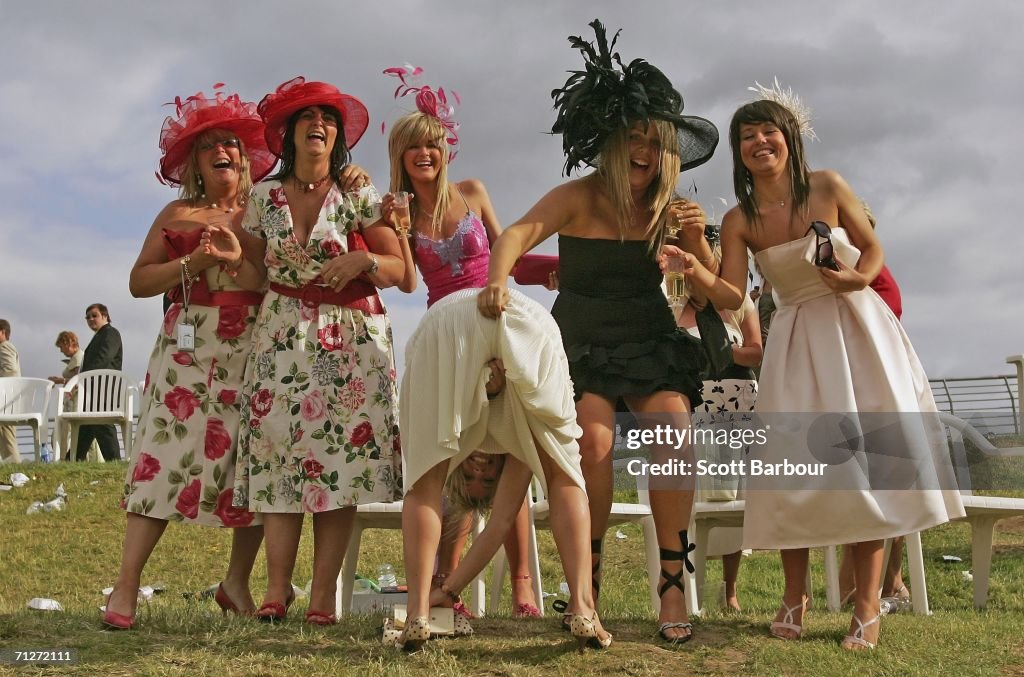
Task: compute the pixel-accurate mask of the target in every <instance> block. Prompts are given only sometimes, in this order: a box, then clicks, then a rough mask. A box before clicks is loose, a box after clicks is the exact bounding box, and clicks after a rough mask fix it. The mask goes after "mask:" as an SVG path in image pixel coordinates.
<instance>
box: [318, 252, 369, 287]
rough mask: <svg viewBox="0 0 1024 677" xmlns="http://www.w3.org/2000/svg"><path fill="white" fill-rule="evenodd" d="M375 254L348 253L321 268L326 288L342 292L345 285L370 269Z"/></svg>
mask: <svg viewBox="0 0 1024 677" xmlns="http://www.w3.org/2000/svg"><path fill="white" fill-rule="evenodd" d="M371 256H373V254H371V253H369V252H365V251H354V252H347V253H345V254H342V255H340V256H335V257H334V258H333V259H330V260H329V261H327V262H326V263H324V265H323V266H322V267H321V268H320V279H321V280H322V284H323V285H324V286H325V287H330V288H331V289H333V290H334V291H341V290H342V289H343V288H344V287H345V285H347V284H348V283H349V282H351V281H352V280H354V279H356V278H357V277H359V276H360V275H362V274H363V273H365V272H366V271H368V270H369V269H370V265H371V262H372V259H371V258H370V257H371Z"/></svg>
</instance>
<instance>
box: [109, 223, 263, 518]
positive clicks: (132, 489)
mask: <svg viewBox="0 0 1024 677" xmlns="http://www.w3.org/2000/svg"><path fill="white" fill-rule="evenodd" d="M200 234H201V231H200V230H199V229H197V230H193V231H185V232H182V231H164V244H165V247H166V249H167V254H168V257H169V258H171V259H174V258H177V257H179V256H183V255H184V254H188V253H189V252H191V251H193V250H194V249H195V248H196V246H197V245H198V244H199V237H200ZM210 292H214V293H216V294H217V296H218V301H217V303H219V304H221V305H203V304H202V303H200V302H199V301H200V300H201V299H202V297H203V296H209V293H210ZM259 297H260V295H259V294H256V293H253V292H246V291H243V290H241V289H240V288H239V287H238V286H236V285H235V284H234V282H233V281H232V279H231V278H230V277H229V276H228V275H226V274H225V273H223V272H221V271H220V270H219V269H218V268H217V267H213V268H209V269H207V270H206V271H204V272H203V275H202V276H201V278H200V280H199V282H198V283H196V285H195V286H194V287H193V288H192V302H191V304H190V305H189V308H188V313H187V316H188V321H189V323H192V324H194V325H195V338H196V340H195V351H194V352H191V353H188V352H182V351H179V350H178V347H177V344H176V342H175V335H176V326H177V324H178V323H179V322H180V321H181V320H182V319H183V318H182V312H183V308H182V305H181V303H174V304H172V305H171V307H170V308H168V309H167V313H166V315H164V321H163V326H162V327H161V329H160V334H159V335H158V336H157V339H156V345H154V346H153V352H152V355H151V356H150V358H149V367H148V368H147V370H146V381H145V386H144V388H143V394H142V411H141V412H139V427H138V429H137V431H136V433H135V440H134V444H133V447H134V453H132V462H131V465H130V466H129V467H128V475H127V477H126V478H125V485H124V493H123V500H122V507H123V508H125V509H126V510H128V511H129V512H133V513H138V514H140V515H145V516H147V517H154V518H157V519H164V520H170V521H173V522H186V523H192V524H201V525H206V526H225V527H245V526H251V525H253V524H258V523H259V519H258V516H256V515H254V514H253V513H251V512H249V511H247V510H245V509H244V508H239V507H235V506H233V504H232V498H233V495H232V491H233V485H234V479H235V443H236V441H237V438H238V427H239V402H240V400H241V390H242V377H243V375H244V373H245V365H246V360H247V358H248V357H249V349H250V348H251V346H252V328H253V323H254V321H255V316H256V309H257V308H258V307H259Z"/></svg>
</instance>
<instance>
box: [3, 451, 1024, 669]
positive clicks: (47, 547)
mask: <svg viewBox="0 0 1024 677" xmlns="http://www.w3.org/2000/svg"><path fill="white" fill-rule="evenodd" d="M1016 462H1017V463H1021V464H1024V459H1017V460H1016ZM9 469H10V466H5V467H4V468H3V474H2V475H0V479H2V480H4V481H6V479H7V476H8V471H9ZM18 470H19V471H21V472H25V473H26V474H28V475H29V476H31V477H32V478H33V480H32V481H31V482H30V483H29V484H28V485H27V486H25V487H22V488H20V489H14V490H12V491H7V492H0V523H2V525H3V539H2V541H0V567H2V568H0V570H2V572H3V575H2V577H0V649H54V648H74V649H76V650H77V652H78V663H77V664H76V665H72V666H66V667H49V666H45V667H43V666H35V667H33V666H18V667H14V666H11V665H0V674H15V673H17V674H89V675H96V674H104V675H206V674H209V675H288V674H296V675H319V674H353V675H356V674H357V675H432V676H440V675H545V676H551V675H561V674H566V675H569V674H572V675H575V674H579V673H580V672H583V671H586V672H589V673H591V674H593V675H619V674H626V675H661V674H691V673H693V674H759V675H760V674H769V675H777V674H785V675H818V674H851V675H854V674H857V675H864V674H875V675H890V674H891V675H906V674H938V673H943V674H949V675H954V674H955V675H1024V521H1022V520H1004V521H1003V522H1002V523H1001V524H1000V527H999V530H998V532H997V535H996V544H995V551H996V552H995V557H994V560H993V567H992V585H991V592H990V595H989V603H988V608H987V609H986V610H985V611H982V612H977V611H975V610H973V609H972V607H971V587H970V584H969V583H966V582H964V580H963V576H962V574H961V572H962V571H964V570H967V569H969V568H970V535H969V529H968V527H967V526H966V525H961V524H953V525H947V526H944V527H941V528H938V529H933V530H931V531H929V532H927V533H925V535H924V548H925V559H926V562H927V568H928V570H927V576H928V585H929V592H930V601H931V605H932V609H933V610H934V612H935V613H934V615H933V616H932V617H930V618H922V617H916V616H912V615H895V616H889V617H886V618H884V619H883V624H882V640H881V644H880V646H879V648H878V650H877V651H875V652H872V653H866V652H859V653H847V652H844V651H842V650H841V649H840V648H839V640H840V638H841V637H842V636H843V634H845V632H846V629H847V625H848V623H849V616H848V615H847V614H845V613H844V614H834V613H828V612H826V611H824V608H823V604H824V602H823V600H824V583H823V580H822V574H821V557H820V555H819V554H815V555H812V564H813V565H814V573H815V576H814V581H815V590H814V594H815V602H814V607H813V609H812V610H811V611H810V612H809V613H808V614H807V617H806V619H807V623H806V628H805V638H804V639H803V640H802V641H798V642H782V641H779V640H774V639H771V638H770V637H769V636H768V633H767V625H768V621H769V620H770V619H771V616H772V614H773V613H774V611H775V609H776V608H777V605H778V600H779V595H780V591H781V586H782V574H781V570H780V567H779V564H778V557H777V556H776V555H774V554H772V553H756V554H754V555H753V556H751V557H748V558H746V559H745V560H744V563H743V568H742V569H741V572H740V601H741V603H742V604H743V606H744V609H745V611H744V612H743V613H737V614H725V613H723V612H721V611H718V610H714V609H713V610H710V611H709V612H708V613H707V614H706V616H705V617H704V618H702V619H700V620H698V621H697V623H696V625H695V632H696V636H695V639H694V640H693V641H692V642H690V643H688V644H686V645H683V646H680V647H670V646H666V645H664V644H663V643H661V642H660V641H659V640H657V639H656V638H655V637H654V632H655V623H654V621H653V619H652V616H651V611H650V607H649V602H648V593H647V591H646V581H645V577H644V574H643V573H642V572H643V555H642V550H643V548H642V537H641V535H640V532H639V530H637V529H632V528H628V527H626V528H623V529H622V531H623V532H624V533H625V534H626V536H627V538H626V539H624V540H620V539H616V538H609V539H608V541H607V545H606V558H605V563H604V570H605V579H604V583H603V584H602V588H601V589H602V599H601V607H602V609H601V610H602V617H603V619H604V622H605V625H606V627H607V628H608V629H609V630H611V631H612V632H613V633H614V635H615V642H614V644H613V645H612V647H611V648H610V649H608V650H606V651H603V652H594V651H589V652H587V653H586V654H585V655H584V656H582V657H581V656H580V655H579V654H578V653H576V652H575V646H576V645H575V643H574V642H572V640H571V638H570V637H569V636H568V635H567V634H565V633H563V632H561V631H560V630H559V629H558V627H557V615H554V614H552V615H549V616H548V617H547V618H544V619H536V620H521V619H512V618H510V617H509V616H508V615H507V614H508V593H507V583H506V597H505V607H504V611H503V613H502V614H499V615H497V616H493V617H488V618H483V619H478V620H476V621H474V628H475V629H476V633H477V634H476V635H474V636H473V637H467V638H460V639H446V640H439V641H435V642H431V643H429V644H428V648H427V649H426V650H424V651H422V652H420V653H418V654H415V655H412V656H406V655H401V654H399V653H398V652H396V651H394V650H391V649H387V648H385V647H383V646H382V645H381V644H380V642H379V637H380V633H379V626H380V620H381V619H380V618H379V617H376V618H374V617H353V618H345V619H343V620H342V622H341V623H340V624H339V625H337V626H335V627H332V628H327V629H321V628H314V627H311V626H306V625H304V624H303V623H301V622H300V621H299V619H300V618H301V616H302V613H303V612H304V611H305V604H304V602H303V600H301V599H300V600H299V601H298V602H297V603H296V605H295V607H294V608H293V609H292V611H291V619H290V620H289V621H287V622H285V623H283V624H280V625H277V626H267V625H263V624H260V623H258V622H255V621H252V620H248V619H238V618H234V617H227V618H224V617H222V616H221V615H220V610H219V609H218V608H217V607H216V605H215V604H214V603H213V601H212V600H200V599H195V598H186V597H185V595H186V594H188V593H194V592H197V591H200V590H203V589H205V588H206V587H208V586H209V585H211V584H214V583H216V582H217V581H218V580H219V578H220V576H221V574H222V572H223V569H224V566H225V562H226V559H227V552H228V546H229V534H228V533H227V532H226V531H218V530H213V529H202V528H189V527H181V526H176V525H171V526H170V527H169V528H168V530H167V533H166V535H165V537H164V539H163V541H162V542H161V543H160V545H159V546H158V548H157V551H156V553H155V554H154V556H153V558H152V560H151V562H150V564H149V566H148V568H147V570H146V574H145V575H144V578H143V583H144V584H145V583H156V582H162V583H164V584H166V588H167V591H166V592H165V593H164V594H162V595H159V596H157V597H154V599H153V600H152V601H151V602H150V603H148V604H146V605H143V606H141V607H140V614H139V618H140V623H139V627H138V630H136V631H132V632H120V633H116V632H107V631H104V630H102V629H101V627H100V623H99V611H98V607H99V605H100V604H102V603H103V598H102V596H101V594H100V591H101V590H102V589H103V588H104V587H107V586H109V585H111V584H112V583H113V581H114V578H115V577H116V572H117V567H118V565H119V557H120V546H121V538H122V535H123V529H124V515H123V513H121V512H120V511H119V510H118V509H117V507H116V506H117V499H118V495H119V492H120V489H121V483H122V479H123V474H124V470H125V466H124V465H123V464H107V465H92V464H54V465H38V464H26V465H23V466H21V467H20V468H18ZM60 483H63V484H64V486H65V488H66V490H67V493H68V496H69V498H70V503H69V505H68V508H67V510H65V511H64V512H58V513H42V514H34V515H26V514H25V510H26V508H27V507H28V505H29V504H30V503H31V502H32V501H33V500H46V499H48V498H49V497H51V496H52V494H53V491H54V489H55V488H56V486H57V485H58V484H60ZM307 522H308V520H307ZM540 538H541V544H542V548H543V550H544V552H543V559H544V565H543V574H544V587H545V589H546V590H548V591H556V590H557V587H558V582H559V581H561V573H560V571H559V569H558V566H557V561H556V559H555V556H554V548H553V546H552V544H551V540H550V535H549V534H548V533H547V532H542V533H541V535H540ZM310 541H311V539H310V534H309V533H308V531H307V533H306V534H305V535H304V538H303V542H302V549H301V551H300V555H299V562H298V566H297V569H296V577H295V582H296V583H297V584H298V585H299V586H304V585H305V584H306V583H307V582H308V578H309V571H310V549H309V548H310ZM363 545H364V551H363V553H362V555H361V561H360V568H361V569H362V571H364V572H367V573H370V572H373V571H375V569H376V565H377V564H379V563H381V562H384V561H390V562H392V563H393V564H395V566H396V568H398V569H399V575H400V576H401V566H400V565H401V546H400V541H399V534H398V532H384V531H371V532H367V533H366V534H365V535H364V538H363ZM942 555H957V556H959V557H961V558H963V562H962V563H957V564H952V565H949V564H943V563H942V562H941V557H942ZM264 569H265V567H264V562H263V559H262V556H261V558H260V560H259V561H258V563H257V567H256V572H255V574H254V581H253V588H254V594H255V596H256V598H257V600H258V599H259V597H260V595H261V594H262V590H263V588H264V583H265V576H264ZM719 579H720V568H718V566H717V563H712V564H710V572H709V580H713V581H717V580H719ZM33 597H48V598H53V599H56V600H58V601H59V602H60V603H61V604H62V605H63V607H64V609H65V611H64V612H41V611H33V610H29V609H27V608H26V603H27V602H28V600H29V599H31V598H33Z"/></svg>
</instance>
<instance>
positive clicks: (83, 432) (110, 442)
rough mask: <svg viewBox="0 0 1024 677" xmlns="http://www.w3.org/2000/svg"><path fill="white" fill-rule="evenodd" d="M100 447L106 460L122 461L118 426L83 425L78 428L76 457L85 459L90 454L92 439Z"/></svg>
mask: <svg viewBox="0 0 1024 677" xmlns="http://www.w3.org/2000/svg"><path fill="white" fill-rule="evenodd" d="M93 440H96V443H97V444H98V445H99V447H100V453H101V454H103V460H104V461H120V460H121V445H119V444H118V443H117V428H116V427H114V426H112V425H83V426H82V427H81V428H79V429H78V448H77V449H76V450H75V458H77V459H78V460H79V461H84V460H85V457H86V456H88V454H89V446H90V445H92V441H93Z"/></svg>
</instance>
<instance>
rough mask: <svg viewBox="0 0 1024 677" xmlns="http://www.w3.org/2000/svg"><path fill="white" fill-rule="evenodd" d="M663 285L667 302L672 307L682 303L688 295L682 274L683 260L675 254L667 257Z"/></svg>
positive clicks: (684, 277)
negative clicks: (666, 293) (666, 294)
mask: <svg viewBox="0 0 1024 677" xmlns="http://www.w3.org/2000/svg"><path fill="white" fill-rule="evenodd" d="M665 287H666V289H667V291H668V304H669V305H670V306H672V307H673V308H678V307H680V306H682V305H683V303H684V299H686V298H687V297H688V296H689V293H688V291H687V289H686V276H685V275H683V260H682V259H680V258H677V257H675V256H670V257H668V261H667V265H666V269H665Z"/></svg>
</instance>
